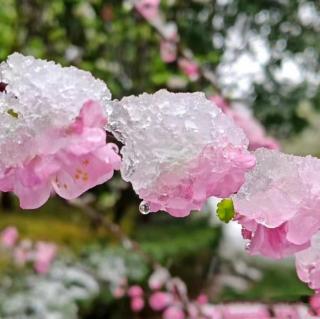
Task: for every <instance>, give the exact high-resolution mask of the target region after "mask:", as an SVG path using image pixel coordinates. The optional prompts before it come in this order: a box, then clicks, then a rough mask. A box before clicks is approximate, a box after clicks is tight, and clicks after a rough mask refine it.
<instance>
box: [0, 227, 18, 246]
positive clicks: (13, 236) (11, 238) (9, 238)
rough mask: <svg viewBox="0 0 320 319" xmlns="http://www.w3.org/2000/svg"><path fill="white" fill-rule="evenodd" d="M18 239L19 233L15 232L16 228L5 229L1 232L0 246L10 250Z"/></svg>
mask: <svg viewBox="0 0 320 319" xmlns="http://www.w3.org/2000/svg"><path fill="white" fill-rule="evenodd" d="M18 237H19V233H18V231H17V228H15V227H7V228H5V229H4V230H3V231H2V233H1V238H0V241H1V244H2V246H4V247H6V248H11V247H13V246H14V245H15V244H16V242H17V240H18Z"/></svg>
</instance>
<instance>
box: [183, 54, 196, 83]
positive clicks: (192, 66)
mask: <svg viewBox="0 0 320 319" xmlns="http://www.w3.org/2000/svg"><path fill="white" fill-rule="evenodd" d="M178 65H179V68H180V69H181V71H182V72H183V73H184V74H185V75H186V76H187V77H188V78H189V79H190V80H191V81H196V80H198V79H199V77H200V69H199V65H198V64H197V63H196V62H194V61H192V60H190V59H186V58H180V59H179V60H178Z"/></svg>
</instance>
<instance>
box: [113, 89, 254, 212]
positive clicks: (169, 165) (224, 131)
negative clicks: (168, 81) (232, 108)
mask: <svg viewBox="0 0 320 319" xmlns="http://www.w3.org/2000/svg"><path fill="white" fill-rule="evenodd" d="M108 119H109V124H108V127H107V128H108V129H109V130H110V131H111V132H113V134H114V136H115V137H116V138H118V139H119V140H120V141H121V142H122V143H123V144H124V146H123V148H122V149H121V153H122V155H123V161H122V167H121V174H122V177H123V179H124V180H126V181H128V182H131V183H132V185H133V188H134V190H135V191H136V192H137V194H138V195H139V197H140V198H141V199H143V202H142V204H141V206H140V211H141V212H142V213H145V214H146V213H149V212H156V211H159V210H164V211H166V212H168V213H169V214H171V215H172V216H175V217H185V216H187V215H189V214H190V212H191V211H192V210H200V209H201V208H202V207H203V205H204V203H205V202H206V200H207V199H208V198H209V197H210V196H216V197H228V196H230V195H231V194H233V193H235V192H237V191H238V190H239V188H240V187H241V185H242V184H243V182H244V179H245V173H246V172H247V171H249V170H250V169H251V168H252V167H253V166H254V165H255V157H254V156H253V155H252V154H251V153H250V152H249V151H248V150H247V143H248V141H247V139H246V137H245V135H244V133H243V132H242V130H241V129H240V128H238V127H237V126H236V125H235V124H234V122H233V121H232V120H231V119H230V118H228V117H227V116H226V115H225V114H224V113H222V111H221V110H220V109H219V108H217V107H214V106H213V105H212V103H211V102H210V101H209V100H207V99H206V98H205V96H204V94H203V93H199V92H198V93H171V92H168V91H166V90H160V91H158V92H156V93H154V94H146V93H145V94H142V95H140V96H129V97H125V98H123V99H122V100H121V101H114V102H112V103H111V106H110V108H108Z"/></svg>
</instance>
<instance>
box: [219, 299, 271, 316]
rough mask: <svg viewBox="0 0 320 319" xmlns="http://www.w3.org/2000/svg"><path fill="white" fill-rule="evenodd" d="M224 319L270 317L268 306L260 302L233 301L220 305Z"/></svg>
mask: <svg viewBox="0 0 320 319" xmlns="http://www.w3.org/2000/svg"><path fill="white" fill-rule="evenodd" d="M221 312H222V314H223V316H222V318H224V319H257V318H259V319H270V314H269V310H268V307H267V306H266V305H262V304H247V303H234V304H226V305H223V306H222V307H221Z"/></svg>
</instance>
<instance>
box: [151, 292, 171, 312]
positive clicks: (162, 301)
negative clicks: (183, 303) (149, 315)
mask: <svg viewBox="0 0 320 319" xmlns="http://www.w3.org/2000/svg"><path fill="white" fill-rule="evenodd" d="M173 300H174V298H173V296H172V294H170V293H168V292H162V291H157V292H154V293H153V294H152V295H151V296H150V298H149V304H150V307H151V309H152V310H155V311H161V310H163V309H165V308H166V307H168V306H169V305H170V304H171V303H172V302H173Z"/></svg>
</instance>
